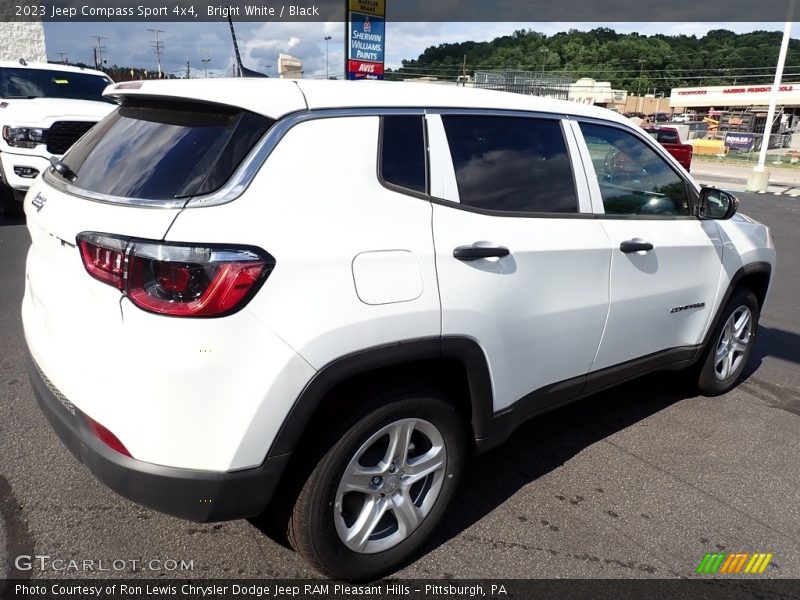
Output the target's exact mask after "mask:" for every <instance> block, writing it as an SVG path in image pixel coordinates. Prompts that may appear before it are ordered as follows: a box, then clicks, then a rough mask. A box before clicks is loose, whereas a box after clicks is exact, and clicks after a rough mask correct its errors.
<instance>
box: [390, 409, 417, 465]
mask: <svg viewBox="0 0 800 600" xmlns="http://www.w3.org/2000/svg"><path fill="white" fill-rule="evenodd" d="M412 433H414V421H411V420H408V421H399V422H398V423H395V425H394V426H393V427H392V428H391V429H390V430H389V447H388V448H387V449H386V456H385V458H384V461H385V462H386V464H387V465H389V464H392V463H394V464H395V466H396V467H397V468H398V469H399V468H400V467H402V466H404V465H405V464H406V458H407V457H408V445H409V443H410V442H411V434H412Z"/></svg>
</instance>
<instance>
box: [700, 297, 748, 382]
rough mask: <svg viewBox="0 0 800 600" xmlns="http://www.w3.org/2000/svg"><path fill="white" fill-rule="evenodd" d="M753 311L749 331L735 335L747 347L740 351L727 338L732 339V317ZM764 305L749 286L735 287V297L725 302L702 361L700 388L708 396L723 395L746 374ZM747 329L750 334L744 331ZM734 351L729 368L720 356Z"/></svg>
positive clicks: (734, 318)
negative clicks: (729, 328) (730, 327)
mask: <svg viewBox="0 0 800 600" xmlns="http://www.w3.org/2000/svg"><path fill="white" fill-rule="evenodd" d="M748 312H749V324H748V325H747V331H746V332H744V331H743V332H742V335H738V334H735V335H734V337H735V338H736V339H737V340H738V341H739V342H740V343H743V350H741V351H736V350H735V349H734V348H733V346H732V345H731V342H730V341H728V342H726V341H725V339H724V338H725V337H726V336H727V337H728V338H729V340H730V333H733V332H731V331H726V327H727V326H728V324H729V321H731V320H732V319H733V320H734V321H736V316H734V315H735V314H736V315H745V314H748ZM759 316H760V309H759V306H758V299H757V298H756V296H755V294H753V292H751V291H750V290H749V289H747V288H740V289H738V290H735V291H734V293H733V295H732V296H731V299H730V300H728V303H727V304H726V305H725V308H724V309H723V311H722V314H721V316H720V319H719V322H718V324H717V326H716V328H715V329H714V332H713V334H712V335H711V337H710V339H709V343H708V347H707V348H706V349H705V353H704V354H703V356H702V358H701V359H700V362H699V370H698V378H697V388H698V389H699V390H700V393H702V394H703V395H704V396H719V395H720V394H724V393H725V392H728V391H730V390H731V389H733V388H734V387H735V386H736V384H737V383H738V382H739V379H740V378H741V377H742V373H744V370H745V368H746V367H747V362H748V361H749V360H750V354H751V353H752V352H753V345H754V344H755V340H756V332H757V331H758V319H759ZM745 333H746V335H744V334H745ZM724 347H726V348H729V350H728V351H726V352H724V353H723V352H720V351H721V350H723V349H724ZM730 352H733V359H732V360H731V363H730V366H729V368H725V365H724V363H723V362H721V361H722V360H723V359H721V358H720V357H721V356H723V355H725V354H729V353H730Z"/></svg>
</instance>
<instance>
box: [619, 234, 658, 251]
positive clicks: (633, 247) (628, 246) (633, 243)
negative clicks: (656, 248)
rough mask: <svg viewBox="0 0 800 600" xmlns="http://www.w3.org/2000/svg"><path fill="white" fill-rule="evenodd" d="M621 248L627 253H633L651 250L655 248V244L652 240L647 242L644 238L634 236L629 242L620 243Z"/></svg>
mask: <svg viewBox="0 0 800 600" xmlns="http://www.w3.org/2000/svg"><path fill="white" fill-rule="evenodd" d="M619 249H620V250H621V251H622V252H624V253H625V254H631V253H632V252H642V251H644V252H650V250H652V249H653V244H651V243H650V242H645V241H644V240H640V239H639V238H633V239H632V240H628V241H627V242H622V243H621V244H620V245H619Z"/></svg>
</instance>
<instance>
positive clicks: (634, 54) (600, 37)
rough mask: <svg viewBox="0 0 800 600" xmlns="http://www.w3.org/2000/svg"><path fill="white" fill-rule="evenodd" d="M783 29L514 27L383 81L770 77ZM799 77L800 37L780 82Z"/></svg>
mask: <svg viewBox="0 0 800 600" xmlns="http://www.w3.org/2000/svg"><path fill="white" fill-rule="evenodd" d="M781 36H782V34H781V32H771V31H754V32H752V33H746V34H736V33H733V32H731V31H727V30H724V29H719V30H714V31H710V32H708V33H707V34H706V35H705V36H703V37H700V38H698V37H696V36H694V35H692V36H686V35H678V36H667V35H660V34H658V35H652V36H646V35H639V34H637V33H630V34H622V33H616V32H615V31H614V30H612V29H608V28H596V29H593V30H591V31H577V30H570V31H567V32H562V33H557V34H555V35H552V36H549V37H548V36H546V35H544V34H542V33H538V32H535V31H531V30H519V31H515V32H514V33H512V34H511V35H507V36H503V37H499V38H496V39H494V40H492V41H490V42H462V43H458V44H440V45H439V46H432V47H430V48H427V49H426V50H425V51H424V52H423V53H422V54H421V55H420V56H419V57H418V58H416V59H414V60H404V61H403V62H402V64H403V66H402V68H400V69H397V70H395V71H392V72H389V73H387V79H400V78H410V77H423V76H427V77H437V78H439V79H447V80H455V79H456V78H457V77H458V76H459V75H461V74H462V73H463V71H464V62H465V60H466V72H467V74H468V75H469V74H472V73H473V72H474V71H475V70H492V69H521V70H527V71H536V72H541V71H542V70H544V71H545V72H547V73H551V74H560V75H565V76H568V77H570V78H571V79H572V80H576V79H578V78H580V77H591V78H593V79H596V80H599V81H610V82H611V84H612V86H613V87H614V88H617V89H626V90H629V91H631V92H633V93H635V92H636V91H637V90H641V92H642V93H644V92H646V91H652V90H653V89H656V90H658V91H664V92H668V91H669V90H670V89H671V88H673V87H684V86H700V85H732V84H747V83H764V82H770V83H771V82H772V78H773V77H774V73H775V65H776V64H777V60H778V50H779V48H780V44H781ZM798 78H800V40H791V43H790V46H789V54H788V57H787V62H786V70H785V75H784V81H793V80H795V81H796V80H797V79H798Z"/></svg>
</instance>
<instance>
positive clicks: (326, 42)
mask: <svg viewBox="0 0 800 600" xmlns="http://www.w3.org/2000/svg"><path fill="white" fill-rule="evenodd" d="M330 41H331V36H329V35H326V36H325V79H326V80H327V79H330V78H331V72H330V67H329V64H330V63H329V62H328V56H329V55H328V43H329V42H330Z"/></svg>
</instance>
